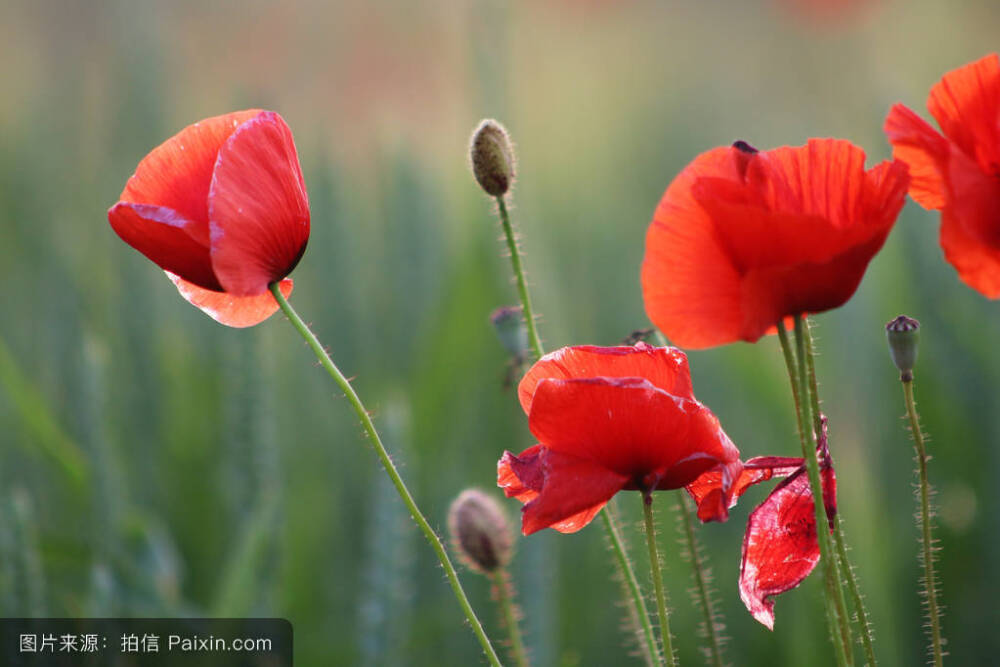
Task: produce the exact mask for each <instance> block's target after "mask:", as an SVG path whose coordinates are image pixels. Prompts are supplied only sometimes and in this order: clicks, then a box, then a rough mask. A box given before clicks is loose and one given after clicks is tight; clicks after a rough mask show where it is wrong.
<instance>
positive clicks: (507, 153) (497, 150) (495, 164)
mask: <svg viewBox="0 0 1000 667" xmlns="http://www.w3.org/2000/svg"><path fill="white" fill-rule="evenodd" d="M469 154H470V156H471V157H472V173H473V174H474V175H475V177H476V180H477V181H478V182H479V186H480V187H481V188H482V189H483V190H485V191H486V193H487V194H489V195H493V196H494V197H501V196H503V195H505V194H507V191H508V190H510V184H511V183H512V182H513V181H514V147H513V146H512V145H511V143H510V136H509V135H508V134H507V130H505V129H504V127H503V125H501V124H500V123H498V122H496V121H495V120H492V119H489V118H487V119H486V120H484V121H483V122H481V123H480V124H479V127H477V128H476V131H475V132H473V133H472V144H471V145H470V146H469Z"/></svg>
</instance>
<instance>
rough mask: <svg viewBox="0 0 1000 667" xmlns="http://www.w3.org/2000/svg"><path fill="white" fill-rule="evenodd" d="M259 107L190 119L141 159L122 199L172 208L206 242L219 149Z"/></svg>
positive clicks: (206, 243) (203, 243)
mask: <svg viewBox="0 0 1000 667" xmlns="http://www.w3.org/2000/svg"><path fill="white" fill-rule="evenodd" d="M259 113H261V111H260V110H259V109H250V110H247V111H236V112H233V113H228V114H225V115H222V116H215V117H213V118H206V119H205V120H202V121H199V122H197V123H194V124H193V125H188V126H187V127H185V128H184V129H183V130H181V131H180V132H178V133H177V134H175V135H174V136H172V137H170V138H169V139H167V140H166V141H164V142H163V143H162V144H160V145H159V146H157V147H156V148H154V149H153V150H152V151H151V152H150V153H149V155H147V156H146V157H144V158H143V159H142V162H140V163H139V166H138V167H136V169H135V174H134V175H133V176H132V177H131V178H130V179H128V183H127V184H126V185H125V189H124V190H123V191H122V194H121V197H119V199H120V200H121V201H123V202H130V203H133V204H150V205H153V206H160V207H165V208H170V209H173V210H174V211H176V212H177V213H178V215H180V216H181V217H183V218H185V219H186V220H189V221H191V222H192V223H194V224H195V225H196V226H197V234H196V237H197V239H198V240H199V241H201V242H202V245H204V246H206V247H207V246H208V189H209V186H210V185H211V183H212V172H213V171H214V169H215V160H216V158H217V157H218V155H219V149H221V148H222V145H223V144H224V143H226V140H227V139H228V138H229V136H230V135H231V134H232V133H233V132H234V131H235V130H236V128H237V127H239V126H240V124H242V123H244V122H246V121H248V120H250V119H251V118H253V117H254V116H256V115H257V114H259ZM154 261H155V260H154Z"/></svg>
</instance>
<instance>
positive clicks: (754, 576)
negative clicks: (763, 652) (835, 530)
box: [739, 467, 836, 630]
mask: <svg viewBox="0 0 1000 667" xmlns="http://www.w3.org/2000/svg"><path fill="white" fill-rule="evenodd" d="M821 475H822V483H823V498H824V500H823V502H824V504H825V505H826V514H827V517H828V518H830V519H831V520H832V518H833V515H834V513H835V512H836V500H835V497H836V478H835V476H834V472H833V468H832V467H828V468H826V469H824V470H822V472H821ZM819 558H820V552H819V542H818V540H817V535H816V518H815V514H814V511H813V498H812V493H811V491H810V487H809V475H808V474H807V473H806V470H805V468H804V467H801V468H799V469H798V470H797V471H796V472H795V473H793V474H792V475H791V476H790V477H788V478H787V479H785V480H784V481H783V482H782V483H781V484H779V485H778V486H777V487H775V489H774V491H772V492H771V495H769V496H768V497H767V499H766V500H765V501H764V502H763V503H761V504H760V506H758V507H757V508H756V509H755V510H754V511H753V512H752V513H751V514H750V519H749V521H748V522H747V530H746V534H745V535H744V537H743V558H742V562H741V564H740V584H739V588H740V598H741V599H742V600H743V604H744V605H746V608H747V609H748V610H749V611H750V613H751V614H752V615H753V617H754V618H755V619H757V620H758V621H759V622H760V623H762V624H763V625H765V626H767V628H768V629H772V630H773V629H774V600H773V599H772V598H773V597H774V596H776V595H780V594H781V593H784V592H785V591H788V590H791V589H793V588H795V587H796V586H798V585H799V584H800V583H802V581H803V580H804V579H805V578H806V577H807V576H809V573H810V572H812V570H813V568H814V567H816V563H817V562H819Z"/></svg>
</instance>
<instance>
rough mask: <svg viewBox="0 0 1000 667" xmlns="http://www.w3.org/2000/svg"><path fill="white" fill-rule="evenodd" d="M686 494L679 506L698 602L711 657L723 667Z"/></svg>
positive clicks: (705, 577) (714, 662)
mask: <svg viewBox="0 0 1000 667" xmlns="http://www.w3.org/2000/svg"><path fill="white" fill-rule="evenodd" d="M684 494H685V491H684V490H683V489H681V492H680V496H679V498H678V500H677V504H678V505H679V506H680V510H681V519H682V521H683V523H684V535H685V537H686V539H687V546H688V551H689V552H690V553H691V569H692V570H694V581H695V587H696V588H697V591H698V600H699V601H700V603H701V610H702V612H703V613H704V614H705V628H706V631H707V633H708V648H709V656H710V657H711V660H712V664H713V665H714V666H715V667H722V642H721V641H720V640H719V633H718V632H716V628H715V609H714V608H713V605H712V596H711V595H710V594H709V591H708V576H707V573H706V572H705V566H704V563H702V562H701V552H700V551H699V549H698V540H697V538H696V537H695V534H694V521H692V520H691V509H690V508H689V507H688V503H687V498H686V497H685V495H684Z"/></svg>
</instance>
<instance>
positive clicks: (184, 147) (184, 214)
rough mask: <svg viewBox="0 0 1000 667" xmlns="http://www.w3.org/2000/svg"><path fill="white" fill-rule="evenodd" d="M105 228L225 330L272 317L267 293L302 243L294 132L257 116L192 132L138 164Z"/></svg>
mask: <svg viewBox="0 0 1000 667" xmlns="http://www.w3.org/2000/svg"><path fill="white" fill-rule="evenodd" d="M108 221H109V222H110V223H111V227H112V228H113V229H114V230H115V233H117V234H118V236H120V237H121V238H122V240H123V241H125V242H126V243H128V244H129V245H130V246H132V247H133V248H135V249H136V250H138V251H139V252H141V253H142V254H143V255H145V256H146V257H147V258H149V259H150V260H152V261H153V262H154V263H155V264H157V265H158V266H159V267H160V268H162V269H163V270H164V271H166V272H167V276H168V277H169V278H170V280H172V281H173V283H174V284H175V285H176V286H177V289H178V291H179V292H180V293H181V296H183V297H184V298H185V299H187V300H188V301H190V302H191V303H192V304H194V305H195V306H197V307H198V308H201V309H202V310H203V311H204V312H205V313H207V314H208V315H210V316H211V317H213V318H214V319H216V320H218V321H219V322H221V323H223V324H227V325H229V326H234V327H246V326H251V325H254V324H257V323H258V322H261V321H263V320H265V319H267V318H268V317H270V316H271V314H272V313H274V311H275V310H277V308H278V304H277V302H275V300H274V297H273V296H272V295H271V294H270V292H269V291H268V285H269V284H270V283H273V282H276V281H279V280H280V281H281V285H280V286H281V291H282V293H283V294H285V295H286V296H287V295H288V294H290V293H291V290H292V281H291V280H282V279H283V278H284V277H285V276H287V275H288V274H289V273H290V272H291V271H292V269H294V268H295V265H296V264H297V263H298V261H299V259H300V258H301V257H302V253H303V252H305V248H306V242H307V241H308V239H309V199H308V196H307V195H306V187H305V181H304V180H303V178H302V170H301V168H300V167H299V159H298V153H297V152H296V150H295V143H294V141H293V140H292V133H291V130H289V129H288V125H286V124H285V121H284V120H283V119H282V118H281V116H279V115H278V114H277V113H275V112H273V111H261V110H257V109H253V110H249V111H237V112H233V113H229V114H225V115H223V116H215V117H213V118H207V119H205V120H203V121H201V122H198V123H195V124H194V125H189V126H188V127H186V128H184V129H183V130H181V131H180V132H179V133H177V134H175V135H174V136H173V137H171V138H170V139H167V140H166V141H165V142H164V143H162V144H160V145H159V146H158V147H156V148H154V149H153V151H152V152H151V153H150V154H149V155H147V156H146V157H145V158H143V160H142V162H140V163H139V166H138V167H137V168H136V170H135V174H134V175H133V176H132V177H131V178H130V179H129V180H128V183H127V184H126V185H125V189H124V190H123V191H122V194H121V197H120V198H119V201H118V203H116V204H115V205H114V206H112V207H111V209H110V210H109V211H108Z"/></svg>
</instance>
